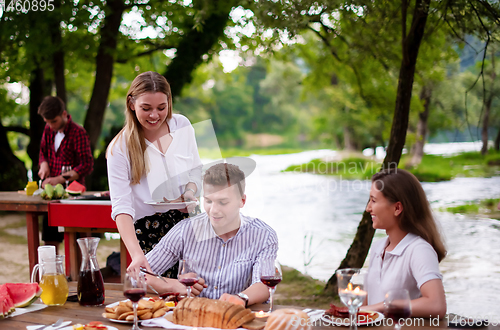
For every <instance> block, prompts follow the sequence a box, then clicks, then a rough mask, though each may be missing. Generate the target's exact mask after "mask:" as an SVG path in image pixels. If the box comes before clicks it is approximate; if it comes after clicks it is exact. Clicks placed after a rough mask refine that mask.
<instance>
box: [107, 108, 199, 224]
mask: <svg viewBox="0 0 500 330" xmlns="http://www.w3.org/2000/svg"><path fill="white" fill-rule="evenodd" d="M168 125H169V127H170V135H171V136H172V142H171V144H170V146H169V147H168V149H167V151H166V152H165V153H162V152H161V151H160V150H158V149H157V148H156V147H155V146H154V145H153V144H152V143H150V142H149V141H148V140H146V145H147V148H146V151H145V159H146V162H147V164H148V166H149V172H148V173H146V175H144V176H143V177H142V178H141V181H140V182H139V184H134V185H133V184H132V183H131V178H132V173H131V169H130V160H129V156H128V149H127V146H126V144H125V139H124V138H121V139H119V140H118V141H117V142H116V143H115V144H114V145H113V147H112V148H111V152H108V155H107V166H108V183H109V191H110V194H111V204H112V211H111V217H112V218H113V220H114V219H115V218H116V216H117V215H118V214H122V213H124V214H129V215H130V216H131V217H132V219H133V220H134V222H135V221H137V220H139V219H141V218H143V217H145V216H149V215H152V214H154V213H156V211H155V209H154V208H153V206H151V205H148V204H145V202H149V201H152V200H163V197H165V198H167V199H169V200H172V199H176V198H178V197H179V196H180V195H181V194H183V193H184V190H185V187H186V184H188V183H189V182H193V183H194V184H196V187H197V194H199V192H200V191H201V169H202V163H201V160H200V156H199V154H198V148H197V145H196V138H195V134H194V129H193V127H192V126H191V123H190V122H189V120H188V119H187V118H186V117H184V116H182V115H179V114H173V115H172V118H171V119H170V120H169V121H168ZM113 141H114V140H113ZM111 143H113V142H111Z"/></svg>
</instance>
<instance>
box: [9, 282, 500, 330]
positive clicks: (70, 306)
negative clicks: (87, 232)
mask: <svg viewBox="0 0 500 330" xmlns="http://www.w3.org/2000/svg"><path fill="white" fill-rule="evenodd" d="M74 292H76V283H75V282H71V283H70V294H71V293H74ZM105 293H106V300H105V304H106V305H108V304H111V303H114V302H116V301H120V300H123V299H124V297H123V292H122V285H121V284H112V283H110V284H105ZM283 307H290V306H277V308H283ZM267 308H268V306H267V305H257V306H252V310H255V311H259V310H266V309H267ZM103 312H104V307H103V306H100V307H83V306H80V305H79V304H78V303H77V302H66V304H64V306H53V307H51V306H49V307H47V308H45V309H42V310H40V311H36V312H31V313H26V314H22V315H19V316H15V317H9V318H7V319H4V320H0V328H1V329H12V330H16V329H26V326H28V325H36V324H52V323H54V322H56V321H57V320H58V319H59V318H63V319H64V320H65V321H69V320H71V321H72V323H71V324H76V323H81V324H87V323H89V322H91V321H101V322H102V323H103V324H105V325H109V326H113V327H115V328H117V329H120V330H122V329H123V330H125V329H130V328H131V325H130V324H121V323H114V322H111V321H109V320H106V319H105V318H103V317H102V316H101V314H102V313H103ZM408 320H414V319H408ZM141 328H143V329H161V328H150V327H141ZM371 328H373V329H376V330H393V329H394V327H393V326H373V327H371ZM403 328H410V327H407V326H403ZM411 328H415V329H418V330H428V329H444V328H447V323H446V322H444V321H441V322H440V324H439V325H436V324H432V325H431V324H430V322H429V320H428V319H427V320H425V323H424V324H423V325H420V326H411ZM312 329H313V330H326V329H329V330H332V329H333V328H332V326H331V325H328V324H325V323H324V322H323V324H320V323H319V322H317V323H316V324H315V326H313V327H312ZM338 329H339V330H340V329H346V330H347V329H348V328H347V327H339V328H338ZM359 329H360V330H363V329H368V328H365V327H360V328H359ZM481 329H484V330H499V329H500V326H499V325H496V326H493V325H489V326H488V327H482V328H481Z"/></svg>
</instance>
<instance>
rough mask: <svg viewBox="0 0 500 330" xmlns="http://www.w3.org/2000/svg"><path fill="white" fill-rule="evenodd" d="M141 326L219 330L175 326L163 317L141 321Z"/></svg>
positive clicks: (177, 329) (188, 329)
mask: <svg viewBox="0 0 500 330" xmlns="http://www.w3.org/2000/svg"><path fill="white" fill-rule="evenodd" d="M171 313H173V312H168V314H171ZM141 326H144V327H160V328H165V329H175V330H191V329H203V330H220V329H219V328H202V327H189V326H186V325H179V324H175V323H172V322H170V321H168V320H167V319H165V318H164V317H157V318H155V319H149V320H143V321H142V322H141ZM238 329H242V330H246V329H243V328H238Z"/></svg>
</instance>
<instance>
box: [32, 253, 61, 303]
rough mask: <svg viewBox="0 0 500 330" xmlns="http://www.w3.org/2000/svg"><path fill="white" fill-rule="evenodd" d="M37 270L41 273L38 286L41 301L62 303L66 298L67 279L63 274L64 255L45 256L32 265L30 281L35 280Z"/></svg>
mask: <svg viewBox="0 0 500 330" xmlns="http://www.w3.org/2000/svg"><path fill="white" fill-rule="evenodd" d="M37 270H38V271H39V272H40V273H41V274H42V279H41V280H40V287H41V288H42V290H43V292H42V295H41V296H40V299H42V302H43V303H44V304H45V305H49V306H60V305H64V303H65V302H66V299H67V298H68V281H67V280H66V276H65V275H64V256H60V255H59V256H55V257H53V258H46V259H44V260H43V261H42V262H41V263H39V264H36V265H35V267H33V272H32V273H31V282H32V283H33V282H35V281H36V272H37Z"/></svg>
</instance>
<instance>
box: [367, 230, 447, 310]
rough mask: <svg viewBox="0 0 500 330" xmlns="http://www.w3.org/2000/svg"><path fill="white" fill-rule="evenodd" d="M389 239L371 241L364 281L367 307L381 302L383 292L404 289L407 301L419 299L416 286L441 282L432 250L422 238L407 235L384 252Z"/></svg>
mask: <svg viewBox="0 0 500 330" xmlns="http://www.w3.org/2000/svg"><path fill="white" fill-rule="evenodd" d="M388 244H389V237H387V238H385V239H381V240H379V241H377V242H375V243H374V244H373V246H372V248H371V252H370V266H369V268H368V274H367V275H366V278H365V290H366V291H367V292H368V302H367V303H368V305H372V304H376V303H379V302H382V301H384V296H385V294H386V293H387V291H389V290H392V289H407V290H408V292H409V293H410V299H412V300H413V299H417V298H419V297H421V296H422V294H421V293H420V287H421V286H422V284H424V283H425V282H427V281H430V280H433V279H442V278H443V276H442V275H441V273H440V272H439V262H438V256H437V253H436V251H434V249H433V248H432V246H431V245H430V244H429V243H427V241H425V240H424V239H423V238H422V237H420V236H417V235H414V234H407V235H406V236H405V237H404V238H403V239H402V240H401V242H399V244H398V245H397V246H396V247H395V248H394V250H392V251H388V252H385V256H384V259H382V255H383V254H384V249H385V247H386V246H387V245H388Z"/></svg>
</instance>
